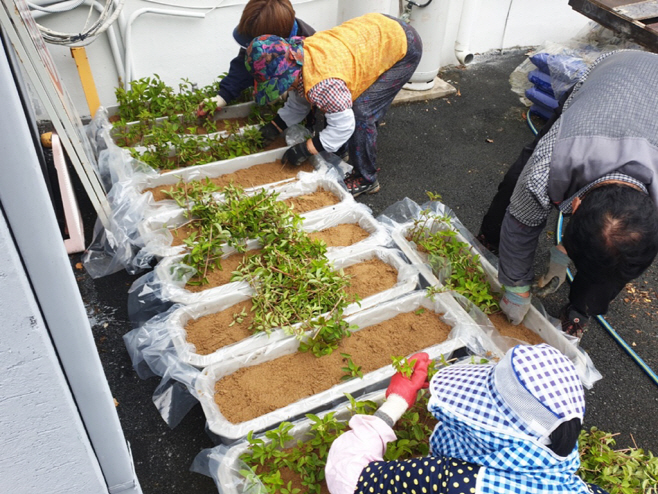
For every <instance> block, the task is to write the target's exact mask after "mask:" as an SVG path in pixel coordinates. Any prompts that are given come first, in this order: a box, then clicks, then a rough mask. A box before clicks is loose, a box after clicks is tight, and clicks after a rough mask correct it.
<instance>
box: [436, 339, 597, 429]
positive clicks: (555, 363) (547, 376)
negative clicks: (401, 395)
mask: <svg viewBox="0 0 658 494" xmlns="http://www.w3.org/2000/svg"><path fill="white" fill-rule="evenodd" d="M432 390H433V393H432V394H433V398H434V399H433V401H436V402H437V403H441V404H442V406H447V407H448V408H450V409H452V410H455V411H457V412H458V413H459V414H460V415H462V416H464V417H465V418H467V419H468V420H469V421H472V422H475V423H477V424H479V425H482V426H484V427H486V428H491V429H494V430H500V431H513V430H516V431H517V432H518V431H520V432H523V433H528V434H529V435H532V436H536V437H539V438H541V439H545V438H547V437H548V436H549V435H550V434H551V432H553V431H554V430H555V429H556V428H557V427H558V426H559V425H560V424H562V423H563V422H566V421H569V420H571V419H573V418H576V417H577V418H579V419H580V420H581V421H582V419H583V416H584V414H585V397H584V392H583V387H582V384H581V382H580V378H579V376H578V372H577V371H576V368H575V367H574V365H573V363H572V362H571V360H569V359H568V358H567V357H566V356H564V355H563V354H562V353H561V352H559V351H558V350H556V349H555V348H553V347H552V346H550V345H547V344H545V343H544V344H541V345H534V346H528V345H518V346H516V347H514V348H512V349H511V350H510V351H508V352H507V354H506V355H505V357H504V358H503V359H502V360H501V361H500V362H499V363H498V364H496V365H456V366H451V367H448V368H446V369H443V370H442V371H441V372H439V373H437V375H436V376H435V378H434V380H433V382H432Z"/></svg>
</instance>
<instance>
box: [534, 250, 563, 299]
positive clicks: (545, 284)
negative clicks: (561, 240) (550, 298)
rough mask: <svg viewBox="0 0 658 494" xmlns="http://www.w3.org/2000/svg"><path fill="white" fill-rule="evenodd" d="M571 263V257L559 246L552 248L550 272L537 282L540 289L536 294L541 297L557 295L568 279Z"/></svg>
mask: <svg viewBox="0 0 658 494" xmlns="http://www.w3.org/2000/svg"><path fill="white" fill-rule="evenodd" d="M569 262H570V259H569V256H568V255H566V254H565V253H564V252H562V251H561V250H560V249H558V247H557V245H555V246H553V247H551V260H550V262H549V264H548V271H546V274H545V275H544V276H542V277H541V278H539V280H538V281H537V287H538V288H539V289H538V290H535V292H534V293H535V294H536V295H538V296H540V297H543V296H546V295H548V294H550V293H555V292H556V291H557V289H558V288H560V286H562V283H564V280H565V279H566V278H567V268H568V267H569Z"/></svg>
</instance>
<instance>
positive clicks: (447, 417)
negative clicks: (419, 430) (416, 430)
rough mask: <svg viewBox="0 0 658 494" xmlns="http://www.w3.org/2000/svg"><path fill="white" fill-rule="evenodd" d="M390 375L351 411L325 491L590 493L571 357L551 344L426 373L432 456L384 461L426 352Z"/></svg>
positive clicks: (421, 379)
mask: <svg viewBox="0 0 658 494" xmlns="http://www.w3.org/2000/svg"><path fill="white" fill-rule="evenodd" d="M412 358H415V359H416V364H415V369H414V373H413V375H412V376H411V378H410V379H408V378H406V377H403V376H402V375H401V374H399V373H398V374H396V375H395V376H393V378H392V379H391V384H390V386H389V388H388V390H387V393H386V394H387V400H386V401H385V402H384V404H383V405H382V406H381V407H380V408H379V410H377V412H376V413H375V415H370V416H367V415H355V416H354V417H352V419H351V420H350V423H349V426H350V430H349V431H348V432H345V433H344V434H342V435H341V436H340V437H339V438H338V439H336V440H335V441H334V443H333V444H332V446H331V449H330V450H329V457H328V459H327V466H326V468H325V477H326V481H327V486H328V488H329V492H331V493H332V494H388V493H393V492H405V493H436V494H485V493H486V494H516V493H521V492H523V493H525V494H592V493H597V494H600V493H604V492H605V491H603V490H602V489H601V488H599V487H597V486H594V485H591V484H586V483H585V482H583V481H582V480H581V479H580V477H578V476H577V475H576V471H577V470H578V468H579V466H580V456H579V452H578V444H577V442H578V435H579V433H580V428H581V424H582V420H583V414H584V412H585V396H584V392H583V388H582V386H581V384H580V379H579V377H578V374H577V372H576V369H575V367H574V365H573V363H572V362H571V361H570V360H569V359H568V358H567V357H565V356H564V355H563V354H562V353H560V352H559V351H557V350H556V349H554V348H553V347H551V346H549V345H546V344H541V345H536V346H525V345H519V346H516V347H514V348H513V349H511V350H509V351H508V353H507V354H506V355H505V357H504V358H503V359H502V360H501V361H500V362H499V363H498V364H495V365H493V364H490V365H489V364H488V365H480V364H456V365H452V366H450V367H446V368H444V369H442V370H440V371H439V372H437V373H436V375H435V376H434V377H433V378H432V382H431V383H430V393H431V395H430V400H429V404H428V409H429V411H430V412H431V413H432V415H434V417H436V418H437V420H438V421H439V422H438V424H437V425H436V427H435V429H434V432H433V433H432V436H431V437H430V439H429V442H430V454H431V456H428V457H424V458H414V459H410V460H396V461H383V459H382V458H383V455H384V453H385V451H386V444H387V443H388V442H390V441H393V440H394V439H395V432H394V431H393V429H392V427H393V425H394V424H395V422H396V421H397V420H398V419H399V418H400V417H401V416H402V414H403V413H404V412H405V410H406V409H407V407H410V406H412V405H413V404H414V402H415V400H416V395H417V392H418V390H419V389H420V388H421V387H422V386H423V384H424V383H425V380H426V378H427V367H428V361H429V357H428V356H427V354H426V353H420V354H416V355H414V356H413V357H412Z"/></svg>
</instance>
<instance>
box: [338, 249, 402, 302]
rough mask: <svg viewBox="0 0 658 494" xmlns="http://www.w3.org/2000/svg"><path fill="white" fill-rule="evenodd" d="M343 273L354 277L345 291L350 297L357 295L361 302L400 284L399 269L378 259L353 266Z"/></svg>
mask: <svg viewBox="0 0 658 494" xmlns="http://www.w3.org/2000/svg"><path fill="white" fill-rule="evenodd" d="M343 271H344V272H345V274H346V275H348V276H351V277H352V279H351V280H350V282H351V283H350V286H348V287H346V288H345V291H346V292H347V294H348V295H352V294H357V295H358V296H359V297H361V300H363V299H364V298H366V297H369V296H371V295H374V294H375V293H380V292H383V291H385V290H388V289H389V288H393V287H394V286H395V285H396V284H397V282H398V271H397V269H395V268H394V267H393V266H391V265H390V264H386V263H385V262H384V261H382V260H381V259H377V258H375V259H370V260H368V261H364V262H360V263H358V264H353V265H351V266H349V267H347V268H345V269H343Z"/></svg>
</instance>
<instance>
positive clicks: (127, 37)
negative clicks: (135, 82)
mask: <svg viewBox="0 0 658 494" xmlns="http://www.w3.org/2000/svg"><path fill="white" fill-rule="evenodd" d="M142 14H161V15H173V16H177V17H198V18H202V19H203V18H204V17H206V14H205V13H203V14H201V13H197V12H182V11H180V10H163V9H153V8H150V7H147V8H144V9H139V10H136V11H134V12H133V13H132V14H131V15H130V18H129V19H128V22H127V23H126V25H125V26H124V27H123V33H124V36H123V44H124V46H125V47H126V58H125V59H124V63H125V76H126V78H125V80H124V84H126V86H127V85H128V84H129V83H130V82H131V81H132V77H133V74H132V72H133V69H132V50H131V48H130V41H131V37H132V28H131V26H132V23H133V22H135V20H136V19H137V18H138V17H139V16H141V15H142ZM120 27H121V26H120Z"/></svg>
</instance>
